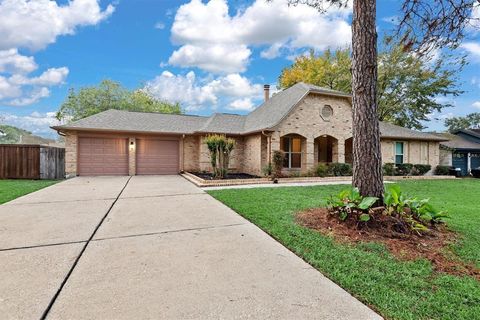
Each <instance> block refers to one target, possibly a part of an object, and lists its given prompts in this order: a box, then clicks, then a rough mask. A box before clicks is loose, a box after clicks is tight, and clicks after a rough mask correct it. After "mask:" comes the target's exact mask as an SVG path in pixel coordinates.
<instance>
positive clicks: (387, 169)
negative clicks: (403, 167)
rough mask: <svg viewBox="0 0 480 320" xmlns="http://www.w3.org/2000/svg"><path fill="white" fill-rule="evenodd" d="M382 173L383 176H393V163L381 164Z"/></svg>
mask: <svg viewBox="0 0 480 320" xmlns="http://www.w3.org/2000/svg"><path fill="white" fill-rule="evenodd" d="M383 174H384V175H385V176H394V175H395V163H391V162H390V163H385V164H384V165H383Z"/></svg>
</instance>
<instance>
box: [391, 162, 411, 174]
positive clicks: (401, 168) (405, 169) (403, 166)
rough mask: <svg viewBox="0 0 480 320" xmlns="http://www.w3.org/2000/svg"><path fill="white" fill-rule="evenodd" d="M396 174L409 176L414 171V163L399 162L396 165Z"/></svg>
mask: <svg viewBox="0 0 480 320" xmlns="http://www.w3.org/2000/svg"><path fill="white" fill-rule="evenodd" d="M395 167H396V169H395V175H396V176H408V175H410V173H411V172H412V168H413V164H411V163H399V164H396V165H395Z"/></svg>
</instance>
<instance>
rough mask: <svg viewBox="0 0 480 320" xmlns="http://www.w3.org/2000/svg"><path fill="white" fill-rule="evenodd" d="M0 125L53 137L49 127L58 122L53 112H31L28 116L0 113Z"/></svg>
mask: <svg viewBox="0 0 480 320" xmlns="http://www.w3.org/2000/svg"><path fill="white" fill-rule="evenodd" d="M0 119H1V120H2V123H5V124H8V125H11V126H15V127H17V128H21V129H24V130H27V131H30V132H32V133H33V134H35V135H40V136H50V137H54V136H55V135H56V134H55V132H54V131H53V130H52V129H50V126H54V125H58V124H59V121H58V120H57V119H56V118H55V112H46V113H40V112H33V113H31V114H29V115H25V116H22V115H16V114H11V113H0Z"/></svg>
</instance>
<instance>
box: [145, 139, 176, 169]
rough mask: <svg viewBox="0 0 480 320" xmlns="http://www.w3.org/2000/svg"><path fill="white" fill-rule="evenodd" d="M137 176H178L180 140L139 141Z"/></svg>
mask: <svg viewBox="0 0 480 320" xmlns="http://www.w3.org/2000/svg"><path fill="white" fill-rule="evenodd" d="M136 149H137V151H136V154H137V157H136V167H137V174H139V175H147V174H177V173H178V171H179V141H178V139H154V138H151V139H147V138H144V139H137V148H136Z"/></svg>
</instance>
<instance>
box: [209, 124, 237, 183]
mask: <svg viewBox="0 0 480 320" xmlns="http://www.w3.org/2000/svg"><path fill="white" fill-rule="evenodd" d="M205 143H206V145H207V147H208V151H209V152H210V163H211V165H212V170H213V172H212V174H213V176H214V178H219V179H223V178H225V177H226V176H227V173H228V164H229V163H230V154H231V153H232V150H233V148H234V147H235V140H234V139H232V138H227V137H226V136H225V135H221V134H212V135H208V136H207V137H206V138H205Z"/></svg>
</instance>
